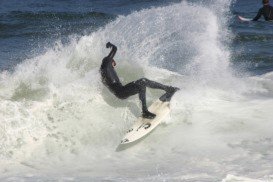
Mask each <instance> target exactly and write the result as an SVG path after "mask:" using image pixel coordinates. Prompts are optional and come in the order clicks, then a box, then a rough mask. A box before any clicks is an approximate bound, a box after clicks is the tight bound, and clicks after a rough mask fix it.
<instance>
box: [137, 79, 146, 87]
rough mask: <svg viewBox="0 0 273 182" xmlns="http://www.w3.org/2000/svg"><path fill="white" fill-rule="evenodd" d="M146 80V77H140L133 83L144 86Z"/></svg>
mask: <svg viewBox="0 0 273 182" xmlns="http://www.w3.org/2000/svg"><path fill="white" fill-rule="evenodd" d="M147 82H148V79H147V78H141V79H139V80H137V81H136V82H135V83H136V84H139V85H141V86H145V85H146V84H147Z"/></svg>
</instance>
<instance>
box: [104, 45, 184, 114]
mask: <svg viewBox="0 0 273 182" xmlns="http://www.w3.org/2000/svg"><path fill="white" fill-rule="evenodd" d="M106 48H112V50H111V52H110V53H109V55H108V56H107V57H105V58H104V59H103V60H102V64H101V68H100V72H101V76H102V82H103V83H104V85H106V86H107V87H108V88H109V90H110V91H111V92H112V93H113V94H115V96H116V97H118V98H120V99H126V98H128V97H129V96H132V95H135V94H139V99H140V100H141V103H142V117H143V118H148V119H153V118H155V116H156V115H155V114H153V113H151V112H149V111H148V109H147V105H146V87H150V88H155V89H162V90H165V91H166V92H167V94H169V95H170V97H171V95H172V94H174V92H175V91H177V90H179V88H176V87H171V86H166V85H162V84H160V83H157V82H154V81H151V80H148V79H147V78H142V79H139V80H136V81H133V82H131V83H128V84H127V85H124V86H123V85H122V84H121V83H120V81H119V78H118V75H117V73H116V71H115V69H114V66H116V62H115V60H114V59H113V58H114V56H115V54H116V52H117V47H116V46H115V45H113V44H111V43H110V42H108V43H107V44H106Z"/></svg>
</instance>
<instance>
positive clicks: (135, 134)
mask: <svg viewBox="0 0 273 182" xmlns="http://www.w3.org/2000/svg"><path fill="white" fill-rule="evenodd" d="M173 94H174V93H172V94H171V95H170V94H169V95H168V94H164V95H163V96H161V97H160V98H159V99H158V100H156V101H155V102H154V103H153V104H152V105H151V106H150V107H149V111H150V112H152V113H155V114H156V117H155V118H154V119H146V118H142V117H140V118H138V120H137V121H136V122H135V124H134V125H133V126H132V127H131V128H130V129H129V130H128V131H127V133H126V134H125V136H124V137H123V139H122V140H121V143H120V145H119V146H118V148H120V147H122V146H125V145H127V144H132V143H133V142H135V141H137V140H139V139H141V138H142V137H144V136H145V135H147V134H148V133H150V132H151V131H152V130H153V129H155V128H156V127H157V126H158V125H159V124H160V123H161V121H162V120H164V119H165V118H166V116H167V115H168V114H169V113H170V111H171V109H170V99H171V97H172V96H173Z"/></svg>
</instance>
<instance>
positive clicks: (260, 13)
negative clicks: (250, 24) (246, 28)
mask: <svg viewBox="0 0 273 182" xmlns="http://www.w3.org/2000/svg"><path fill="white" fill-rule="evenodd" d="M262 14H263V13H262V9H260V10H259V12H258V13H257V15H256V17H255V18H253V20H252V21H257V20H259V19H260V18H261V16H262Z"/></svg>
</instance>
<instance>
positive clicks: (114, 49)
mask: <svg viewBox="0 0 273 182" xmlns="http://www.w3.org/2000/svg"><path fill="white" fill-rule="evenodd" d="M110 47H111V48H112V50H111V52H110V53H109V55H108V56H107V57H109V58H111V59H113V58H114V56H115V54H116V52H117V47H116V46H115V45H114V44H111V43H110V42H108V43H107V44H106V48H110Z"/></svg>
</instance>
